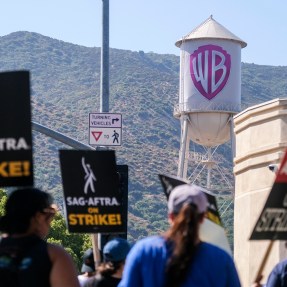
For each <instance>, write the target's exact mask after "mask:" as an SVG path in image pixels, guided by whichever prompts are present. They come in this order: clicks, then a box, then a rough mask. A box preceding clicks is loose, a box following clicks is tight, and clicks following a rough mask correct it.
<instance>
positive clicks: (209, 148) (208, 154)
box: [206, 147, 212, 189]
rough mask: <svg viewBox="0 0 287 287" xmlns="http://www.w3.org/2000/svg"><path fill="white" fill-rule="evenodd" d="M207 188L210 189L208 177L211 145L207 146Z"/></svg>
mask: <svg viewBox="0 0 287 287" xmlns="http://www.w3.org/2000/svg"><path fill="white" fill-rule="evenodd" d="M207 157H208V158H207V184H206V186H207V189H210V187H211V184H210V178H211V164H212V163H211V158H212V156H211V147H208V148H207Z"/></svg>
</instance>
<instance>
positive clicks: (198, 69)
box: [190, 45, 231, 100]
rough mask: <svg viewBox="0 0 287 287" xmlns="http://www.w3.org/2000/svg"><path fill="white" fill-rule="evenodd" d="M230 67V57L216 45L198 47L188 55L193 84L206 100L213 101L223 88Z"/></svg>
mask: <svg viewBox="0 0 287 287" xmlns="http://www.w3.org/2000/svg"><path fill="white" fill-rule="evenodd" d="M230 67H231V57H230V55H229V54H228V53H227V52H226V51H225V50H223V49H222V48H221V47H219V46H216V45H204V46H200V47H199V48H198V49H197V50H195V51H194V53H193V54H191V55H190V74H191V78H192V81H193V84H194V85H195V87H196V88H197V90H198V91H199V92H200V93H201V94H202V95H203V96H204V97H205V98H207V99H208V100H211V99H213V98H214V97H215V96H216V95H217V94H218V93H219V92H220V91H221V90H222V89H223V88H224V86H225V85H226V82H227V80H228V78H229V74H230Z"/></svg>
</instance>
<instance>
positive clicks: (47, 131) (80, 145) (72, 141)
mask: <svg viewBox="0 0 287 287" xmlns="http://www.w3.org/2000/svg"><path fill="white" fill-rule="evenodd" d="M32 130H34V131H37V132H40V133H42V134H44V135H46V136H48V137H51V138H53V139H55V140H57V141H59V142H62V143H64V144H66V145H68V146H70V147H73V148H75V149H91V150H95V148H93V147H91V146H89V145H86V144H83V143H81V142H79V141H77V140H75V139H73V138H70V137H68V136H65V135H63V134H62V133H59V132H57V131H55V130H52V129H49V128H47V127H46V126H43V125H40V124H38V123H36V122H32Z"/></svg>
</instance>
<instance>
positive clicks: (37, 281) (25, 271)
mask: <svg viewBox="0 0 287 287" xmlns="http://www.w3.org/2000/svg"><path fill="white" fill-rule="evenodd" d="M6 248H7V249H9V248H10V249H12V250H13V248H14V249H15V250H19V253H20V254H21V255H20V256H21V268H20V270H18V271H17V277H18V278H17V279H18V280H17V281H18V284H17V286H19V287H50V286H51V285H50V272H51V269H52V262H51V260H50V258H49V255H48V246H47V243H46V242H45V241H44V240H42V239H41V238H39V237H37V236H26V237H20V238H12V237H6V238H2V239H1V241H0V250H5V249H6ZM0 280H1V279H0Z"/></svg>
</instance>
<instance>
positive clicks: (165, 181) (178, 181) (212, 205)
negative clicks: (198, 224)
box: [158, 174, 221, 225]
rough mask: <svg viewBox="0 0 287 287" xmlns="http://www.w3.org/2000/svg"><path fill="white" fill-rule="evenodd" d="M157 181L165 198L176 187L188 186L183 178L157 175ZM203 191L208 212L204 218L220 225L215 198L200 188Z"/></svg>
mask: <svg viewBox="0 0 287 287" xmlns="http://www.w3.org/2000/svg"><path fill="white" fill-rule="evenodd" d="M158 176H159V179H160V182H161V184H162V187H163V191H164V194H165V195H166V198H167V199H168V198H169V195H170V193H171V191H172V190H173V189H174V188H175V187H176V186H178V185H182V184H189V182H188V181H187V180H185V179H183V178H179V177H175V176H170V175H163V174H159V175H158ZM202 190H203V191H204V193H205V195H206V197H207V200H208V210H207V213H206V218H208V219H209V220H211V221H212V222H214V223H216V224H218V225H221V221H220V216H219V212H218V208H217V203H216V198H215V196H214V195H213V194H211V193H210V192H208V191H207V190H205V189H204V188H202Z"/></svg>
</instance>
